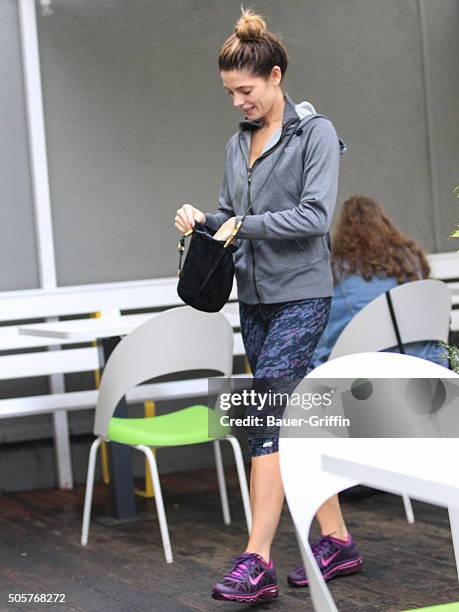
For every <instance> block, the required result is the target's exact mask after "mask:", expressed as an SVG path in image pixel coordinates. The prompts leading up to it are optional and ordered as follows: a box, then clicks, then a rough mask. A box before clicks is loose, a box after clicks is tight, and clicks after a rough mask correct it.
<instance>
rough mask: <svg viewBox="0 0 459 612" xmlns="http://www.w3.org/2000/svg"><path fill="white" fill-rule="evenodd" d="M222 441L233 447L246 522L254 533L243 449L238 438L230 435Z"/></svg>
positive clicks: (248, 528) (249, 529)
mask: <svg viewBox="0 0 459 612" xmlns="http://www.w3.org/2000/svg"><path fill="white" fill-rule="evenodd" d="M222 440H227V441H228V442H229V443H230V444H231V446H232V447H233V453H234V459H235V461H236V469H237V475H238V477H239V486H240V487H241V495H242V503H243V506H244V514H245V520H246V523H247V531H248V532H249V534H250V532H251V531H252V509H251V507H250V496H249V487H248V486H247V476H246V474H245V467H244V461H243V459H242V452H241V447H240V446H239V442H238V440H237V438H235V437H234V436H232V435H228V436H226V437H225V438H222Z"/></svg>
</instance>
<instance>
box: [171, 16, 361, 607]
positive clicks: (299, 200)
mask: <svg viewBox="0 0 459 612" xmlns="http://www.w3.org/2000/svg"><path fill="white" fill-rule="evenodd" d="M287 63H288V59H287V53H286V50H285V48H284V46H283V44H282V43H281V41H280V40H279V38H278V37H277V36H276V35H274V34H272V33H271V32H269V31H268V30H267V29H266V24H265V22H264V20H263V19H262V18H261V17H260V16H258V15H255V14H254V13H252V12H251V11H243V13H242V17H241V18H240V19H239V21H238V23H237V25H236V28H235V32H234V33H233V34H232V35H231V36H230V37H229V38H228V39H227V40H226V41H225V43H224V44H223V47H222V49H221V51H220V54H219V57H218V65H219V69H220V75H221V78H222V81H223V86H224V87H225V89H226V90H227V91H228V94H229V95H230V96H231V98H232V102H233V105H234V106H235V107H236V108H238V109H239V110H241V112H242V113H243V114H244V116H245V119H244V120H243V121H242V122H241V124H240V129H239V131H238V132H237V133H236V134H234V135H233V137H232V138H230V140H229V141H228V143H227V145H226V158H225V176H224V180H223V185H222V188H221V191H220V197H219V207H218V212H217V213H216V214H209V213H203V212H201V211H200V210H198V209H196V208H194V207H193V206H191V205H189V204H185V205H184V206H182V208H180V209H179V210H178V211H177V215H176V217H175V226H176V227H177V229H178V230H179V231H180V232H182V233H184V232H186V231H187V230H189V229H190V228H192V227H193V226H194V224H195V222H198V223H201V224H205V225H206V226H207V227H208V228H209V229H210V230H211V231H215V232H216V233H215V234H214V238H215V239H217V240H227V239H228V238H230V237H231V235H232V232H233V230H234V229H235V227H236V226H237V224H238V223H239V222H240V221H241V219H242V217H243V215H244V213H245V212H246V211H247V210H248V209H249V207H252V208H251V210H250V214H248V215H247V218H246V219H245V220H244V222H243V224H242V226H241V227H240V229H239V231H238V234H237V239H238V242H239V244H238V249H237V251H236V253H235V270H236V279H237V285H238V297H239V306H240V320H241V332H242V337H243V340H244V346H245V349H246V353H247V357H248V360H249V363H250V366H251V369H252V372H253V375H254V380H261V381H266V380H268V381H270V383H271V384H272V383H273V381H277V382H278V383H279V385H280V386H282V385H283V387H284V390H285V385H286V384H288V382H289V381H290V382H291V383H292V384H295V385H296V383H297V382H299V381H300V380H301V379H302V378H303V377H304V376H305V375H306V372H307V369H308V365H309V362H310V360H311V356H312V354H313V352H314V349H315V347H316V345H317V343H318V341H319V338H320V336H321V334H322V332H323V330H324V328H325V326H326V324H327V320H328V315H329V310H330V302H331V295H332V293H333V279H332V274H331V268H330V253H329V244H330V243H329V236H328V230H329V226H330V222H331V218H332V214H333V210H334V207H335V203H336V194H337V183H338V167H339V156H340V153H341V152H342V151H343V150H344V144H343V143H341V142H340V141H339V139H338V137H337V135H336V132H335V130H334V128H333V125H332V124H331V122H330V121H329V120H328V119H327V118H326V117H324V116H322V115H318V114H317V113H316V112H315V110H314V108H313V107H312V105H311V104H309V103H308V102H302V103H301V104H294V103H293V102H292V100H291V99H290V97H289V96H288V95H287V94H284V92H283V91H282V88H281V83H282V79H283V77H284V75H285V72H286V70H287ZM291 387H292V385H291ZM290 391H293V388H290ZM250 411H253V412H254V413H258V414H259V412H258V411H257V407H256V406H252V407H251V408H250V409H249V412H250ZM278 436H279V431H278V429H276V428H274V427H270V428H267V427H264V426H263V427H258V428H255V427H254V428H250V429H249V430H248V439H249V446H250V452H251V457H252V469H251V477H250V497H251V504H252V512H253V528H252V531H251V534H250V537H249V541H248V543H247V547H246V550H245V552H243V553H242V554H240V555H238V556H237V557H235V558H234V560H233V566H232V568H231V569H230V571H229V573H228V574H227V575H226V576H225V577H224V578H223V579H222V581H221V582H219V583H218V584H216V585H215V586H214V588H213V592H212V596H213V597H214V598H216V599H224V600H228V601H243V602H247V603H254V602H256V601H259V600H261V599H275V598H277V596H278V586H277V579H276V573H275V569H274V564H273V561H272V559H271V543H272V540H273V537H274V534H275V531H276V528H277V524H278V522H279V517H280V513H281V510H282V504H283V500H284V493H283V489H282V482H281V475H280V469H279V456H278ZM305 443H306V442H305ZM305 469H307V466H305ZM305 495H307V491H305ZM317 518H318V520H319V524H320V527H321V531H322V534H323V536H322V538H321V539H320V540H319V542H317V543H316V544H315V545H314V547H313V550H314V553H315V556H316V559H317V561H318V564H319V567H321V568H322V571H323V574H324V577H325V578H326V579H330V578H332V577H334V576H336V575H338V574H343V573H351V572H352V571H357V570H358V569H360V566H361V563H362V561H361V558H360V555H359V553H358V551H357V548H356V546H355V544H354V543H353V541H352V538H351V536H350V535H349V534H348V532H347V530H346V526H345V523H344V520H343V517H342V515H341V511H340V507H339V503H338V498H337V497H334V498H332V499H331V500H329V501H328V502H326V503H325V504H324V505H323V506H322V507H321V509H320V510H319V512H318V514H317ZM331 534H333V535H331ZM288 579H289V582H290V583H291V584H295V585H297V586H304V585H306V584H307V582H308V581H307V578H306V576H305V573H304V569H303V567H300V568H298V569H297V570H295V571H293V572H291V573H290V574H289V576H288Z"/></svg>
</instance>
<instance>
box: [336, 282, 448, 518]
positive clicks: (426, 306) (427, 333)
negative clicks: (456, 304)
mask: <svg viewBox="0 0 459 612" xmlns="http://www.w3.org/2000/svg"><path fill="white" fill-rule="evenodd" d="M390 297H391V300H392V306H393V313H394V317H395V321H396V325H394V321H393V319H392V317H391V313H390V309H389V306H388V303H387V298H386V295H385V294H382V295H380V296H379V297H377V298H376V299H374V300H373V301H372V302H370V303H369V304H367V306H365V308H362V310H361V311H360V312H358V313H357V314H356V315H355V317H354V318H353V319H352V320H351V321H349V323H348V324H347V326H346V327H345V328H344V329H343V331H342V332H341V334H340V336H339V337H338V340H337V341H336V343H335V346H334V347H333V350H332V352H331V354H330V357H329V360H330V359H336V358H337V357H341V356H342V355H350V354H351V353H361V352H363V351H384V350H386V349H388V348H392V347H394V346H397V345H398V340H399V339H400V340H401V342H402V344H404V345H405V344H408V343H410V342H420V341H425V340H437V341H443V342H447V340H448V334H449V322H450V315H451V294H450V292H449V289H448V287H447V285H445V283H443V282H442V281H439V280H432V279H426V280H419V281H413V282H410V283H405V284H403V285H399V286H398V287H395V288H394V289H391V291H390ZM396 327H398V332H399V334H400V335H399V338H397V331H396ZM402 499H403V505H404V508H405V513H406V518H407V521H408V523H411V524H412V523H414V513H413V508H412V505H411V502H410V499H409V497H408V496H407V495H403V496H402Z"/></svg>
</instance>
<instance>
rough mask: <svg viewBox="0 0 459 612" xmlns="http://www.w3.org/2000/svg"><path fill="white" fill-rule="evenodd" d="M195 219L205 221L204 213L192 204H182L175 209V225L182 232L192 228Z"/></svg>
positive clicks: (200, 221)
mask: <svg viewBox="0 0 459 612" xmlns="http://www.w3.org/2000/svg"><path fill="white" fill-rule="evenodd" d="M195 221H197V222H198V223H205V222H206V215H205V214H204V213H203V212H201V211H200V210H198V209H197V208H195V207H194V206H191V204H184V205H183V206H182V207H181V208H179V209H178V210H177V214H176V215H175V227H176V228H177V229H178V231H179V232H181V233H182V234H185V233H186V232H187V231H188V230H190V229H193V227H194V222H195Z"/></svg>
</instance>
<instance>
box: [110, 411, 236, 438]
mask: <svg viewBox="0 0 459 612" xmlns="http://www.w3.org/2000/svg"><path fill="white" fill-rule="evenodd" d="M230 430H231V428H230V427H225V426H223V425H221V423H220V421H219V415H218V414H217V413H216V412H215V411H214V410H211V409H210V408H208V407H207V406H199V405H198V406H190V407H189V408H183V409H182V410H177V411H176V412H172V413H171V414H163V415H161V416H155V417H145V418H140V419H130V418H126V419H120V418H116V417H112V418H111V419H110V424H109V428H108V438H109V440H111V441H113V442H120V443H121V444H131V445H138V444H143V445H145V446H182V445H185V444H200V443H203V442H210V441H212V440H218V439H219V438H222V437H224V436H226V435H227V434H229V433H230V432H231V431H230Z"/></svg>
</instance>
